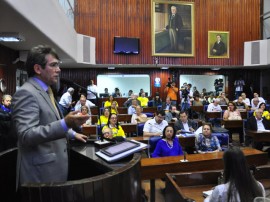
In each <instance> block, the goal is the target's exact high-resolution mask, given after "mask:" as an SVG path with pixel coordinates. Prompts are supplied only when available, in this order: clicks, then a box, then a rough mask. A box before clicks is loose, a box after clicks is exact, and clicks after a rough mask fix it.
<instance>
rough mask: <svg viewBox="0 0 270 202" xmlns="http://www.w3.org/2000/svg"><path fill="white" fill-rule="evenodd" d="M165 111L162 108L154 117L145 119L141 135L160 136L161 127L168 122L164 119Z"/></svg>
mask: <svg viewBox="0 0 270 202" xmlns="http://www.w3.org/2000/svg"><path fill="white" fill-rule="evenodd" d="M164 118H165V112H164V111H163V110H160V111H157V112H156V113H155V117H154V118H153V119H150V120H148V121H146V123H145V124H144V127H143V136H145V137H151V136H161V135H162V132H163V129H164V128H165V127H166V126H167V125H168V122H167V121H165V120H164Z"/></svg>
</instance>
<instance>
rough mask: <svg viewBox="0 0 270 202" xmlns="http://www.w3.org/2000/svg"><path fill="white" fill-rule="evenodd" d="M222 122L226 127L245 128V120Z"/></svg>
mask: <svg viewBox="0 0 270 202" xmlns="http://www.w3.org/2000/svg"><path fill="white" fill-rule="evenodd" d="M221 123H222V124H223V125H224V128H226V129H230V128H243V120H224V119H223V120H222V121H221Z"/></svg>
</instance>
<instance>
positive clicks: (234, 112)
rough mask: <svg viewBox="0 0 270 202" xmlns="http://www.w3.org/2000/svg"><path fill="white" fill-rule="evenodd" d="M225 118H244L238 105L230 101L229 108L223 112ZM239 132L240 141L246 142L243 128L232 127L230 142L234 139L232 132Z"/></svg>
mask: <svg viewBox="0 0 270 202" xmlns="http://www.w3.org/2000/svg"><path fill="white" fill-rule="evenodd" d="M223 119H224V120H242V117H241V113H240V112H239V111H238V109H237V108H236V105H235V103H234V102H232V101H230V102H229V104H228V109H227V110H225V112H224V114H223ZM234 132H235V133H239V140H240V143H241V144H243V143H244V134H243V128H242V127H241V128H230V129H229V136H230V142H231V141H232V133H234Z"/></svg>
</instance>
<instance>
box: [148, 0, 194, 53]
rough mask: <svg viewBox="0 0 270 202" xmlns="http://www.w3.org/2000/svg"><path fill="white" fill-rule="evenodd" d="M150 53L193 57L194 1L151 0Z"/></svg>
mask: <svg viewBox="0 0 270 202" xmlns="http://www.w3.org/2000/svg"><path fill="white" fill-rule="evenodd" d="M151 31H152V32H151V33H152V55H153V56H170V57H194V47H195V44H194V41H195V40H194V3H193V2H181V1H159V0H152V1H151Z"/></svg>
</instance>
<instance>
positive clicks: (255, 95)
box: [251, 93, 265, 105]
mask: <svg viewBox="0 0 270 202" xmlns="http://www.w3.org/2000/svg"><path fill="white" fill-rule="evenodd" d="M253 96H254V98H253V99H252V100H251V105H252V103H253V100H254V99H255V98H258V100H259V103H261V102H263V103H265V100H264V99H263V98H262V97H260V96H259V94H258V93H254V94H253Z"/></svg>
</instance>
